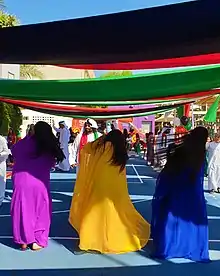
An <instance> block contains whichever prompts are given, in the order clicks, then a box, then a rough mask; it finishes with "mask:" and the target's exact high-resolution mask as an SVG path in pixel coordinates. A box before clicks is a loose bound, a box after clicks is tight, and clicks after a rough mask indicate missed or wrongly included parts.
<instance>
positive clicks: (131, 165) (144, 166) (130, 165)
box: [126, 164, 147, 168]
mask: <svg viewBox="0 0 220 276" xmlns="http://www.w3.org/2000/svg"><path fill="white" fill-rule="evenodd" d="M133 166H134V167H143V168H146V167H147V166H146V165H133V164H128V165H126V167H133Z"/></svg>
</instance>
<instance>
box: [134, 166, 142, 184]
mask: <svg viewBox="0 0 220 276" xmlns="http://www.w3.org/2000/svg"><path fill="white" fill-rule="evenodd" d="M132 168H133V170H134V171H135V173H136V175H137V177H138V178H139V180H140V182H141V183H142V184H143V183H144V182H143V180H142V178H141V176H140V175H139V173H138V171H137V170H136V168H135V166H134V165H133V164H132Z"/></svg>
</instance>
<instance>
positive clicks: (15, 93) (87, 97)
mask: <svg viewBox="0 0 220 276" xmlns="http://www.w3.org/2000/svg"><path fill="white" fill-rule="evenodd" d="M219 76H220V65H213V66H200V67H194V68H184V69H179V70H169V71H165V72H157V73H151V74H145V75H133V76H129V77H121V78H120V77H117V78H108V79H103V78H97V79H83V80H0V96H2V97H10V98H16V99H26V100H33V101H34V100H36V101H37V100H47V101H83V102H88V101H138V100H140V101H141V100H148V99H152V98H155V97H166V96H176V95H183V94H186V93H189V94H193V93H195V92H199V91H206V90H210V89H212V88H216V87H219V86H220V78H219Z"/></svg>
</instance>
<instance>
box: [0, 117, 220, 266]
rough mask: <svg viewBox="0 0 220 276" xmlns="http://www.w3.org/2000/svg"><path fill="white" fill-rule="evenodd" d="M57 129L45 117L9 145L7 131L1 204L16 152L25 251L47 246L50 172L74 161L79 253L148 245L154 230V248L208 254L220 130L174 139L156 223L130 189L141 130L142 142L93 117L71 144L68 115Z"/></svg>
mask: <svg viewBox="0 0 220 276" xmlns="http://www.w3.org/2000/svg"><path fill="white" fill-rule="evenodd" d="M53 128H54V130H55V131H56V132H57V133H58V137H56V136H55V135H54V134H53V130H52V127H51V126H50V125H49V124H47V123H45V122H38V123H36V124H35V125H32V126H31V127H30V128H29V130H28V131H27V135H26V137H25V138H23V139H22V140H20V141H19V142H17V143H12V144H13V145H11V144H10V145H9V143H8V146H7V142H6V140H5V139H4V138H3V137H0V138H1V139H0V166H2V167H0V169H1V177H3V180H2V183H1V182H0V185H1V186H0V187H1V191H0V200H1V201H0V203H2V201H3V198H4V195H3V193H4V192H3V188H2V187H3V185H5V175H6V160H7V158H8V156H9V154H11V156H12V158H13V163H14V165H13V173H12V181H13V195H12V201H11V218H12V229H13V237H14V242H15V243H16V244H18V245H19V246H20V248H21V249H22V250H26V249H27V248H31V249H32V250H40V249H42V248H44V247H46V246H47V245H48V236H49V230H50V224H51V217H52V198H51V193H50V171H51V169H52V168H55V167H56V168H58V169H60V170H63V171H69V169H70V167H71V166H72V167H77V180H76V183H75V187H74V193H73V198H72V203H71V206H70V214H69V222H70V224H71V225H72V227H73V228H74V229H75V230H76V231H77V232H78V234H79V240H80V242H79V248H78V250H76V251H77V252H80V253H87V252H89V253H103V254H104V253H125V252H132V251H137V250H140V249H141V248H143V247H144V246H145V245H146V244H147V242H148V240H149V238H150V233H151V236H152V239H153V245H154V252H153V255H154V256H155V257H157V258H162V259H169V258H177V257H179V258H180V257H183V258H188V259H191V260H194V261H201V262H208V261H209V252H208V218H207V211H206V203H205V197H204V191H203V179H204V174H205V161H206V158H207V153H208V159H209V163H208V176H209V183H210V184H209V185H210V188H212V189H211V190H213V191H217V192H219V188H220V186H219V174H218V171H219V167H220V164H218V158H219V157H218V156H219V154H218V151H219V150H220V146H219V145H220V143H219V142H220V135H216V136H215V140H214V141H213V142H208V143H207V139H208V131H207V129H206V128H204V127H197V128H195V129H194V130H192V131H191V132H189V133H188V134H186V135H185V136H182V137H181V139H179V138H178V142H176V143H172V144H173V145H172V147H169V151H167V153H166V163H165V164H164V166H163V169H162V170H161V172H160V173H159V176H158V179H157V183H156V188H155V193H154V196H153V200H152V220H151V223H149V222H147V221H146V220H145V219H144V218H143V217H142V216H141V214H139V213H138V211H137V210H136V209H135V207H134V205H133V204H132V202H131V200H130V197H129V193H128V188H127V180H126V163H127V161H128V150H129V147H130V144H131V142H132V143H133V144H134V146H135V147H137V146H138V143H140V139H139V137H138V135H137V134H136V140H135V141H132V140H131V138H132V135H131V133H126V131H124V133H122V132H121V131H120V130H118V129H112V130H111V131H110V132H109V133H108V134H101V133H100V132H98V126H97V123H96V122H95V121H94V120H92V119H87V120H86V122H85V124H84V127H83V128H82V130H81V132H80V133H79V134H78V135H77V136H76V137H75V139H74V141H71V143H69V141H70V132H69V129H68V127H67V126H66V125H65V122H63V121H62V122H60V123H59V128H56V127H55V125H54V126H53ZM11 140H12V138H11ZM11 140H10V141H11ZM135 143H136V144H135ZM166 143H167V141H166ZM153 144H154V137H153V134H152V133H149V134H148V136H147V140H146V156H147V162H148V164H150V165H151V164H152V162H154V160H155V159H154V158H153V157H154V147H153ZM9 146H10V151H9V149H8V147H9ZM136 151H137V152H138V149H136ZM3 182H4V184H3ZM2 195H3V196H2Z"/></svg>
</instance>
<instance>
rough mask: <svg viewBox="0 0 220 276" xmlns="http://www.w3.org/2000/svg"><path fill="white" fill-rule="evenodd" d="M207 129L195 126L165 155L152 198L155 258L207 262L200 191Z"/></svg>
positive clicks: (203, 207) (205, 235)
mask: <svg viewBox="0 0 220 276" xmlns="http://www.w3.org/2000/svg"><path fill="white" fill-rule="evenodd" d="M207 137H208V131H207V130H206V128H204V127H197V128H195V129H194V130H192V131H191V133H190V134H188V135H187V136H185V137H184V140H183V142H182V143H181V144H178V145H177V146H176V147H175V148H174V149H173V152H171V153H170V154H169V156H168V159H167V163H166V165H165V167H164V169H163V170H162V171H161V173H160V174H159V177H158V179H157V184H156V190H155V194H154V197H153V201H152V221H151V232H152V238H153V244H154V250H155V252H154V256H155V257H156V258H162V259H171V258H186V259H190V260H193V261H197V262H209V261H210V259H209V251H208V218H207V211H206V203H205V197H204V192H203V178H204V160H205V144H206V141H207Z"/></svg>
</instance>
